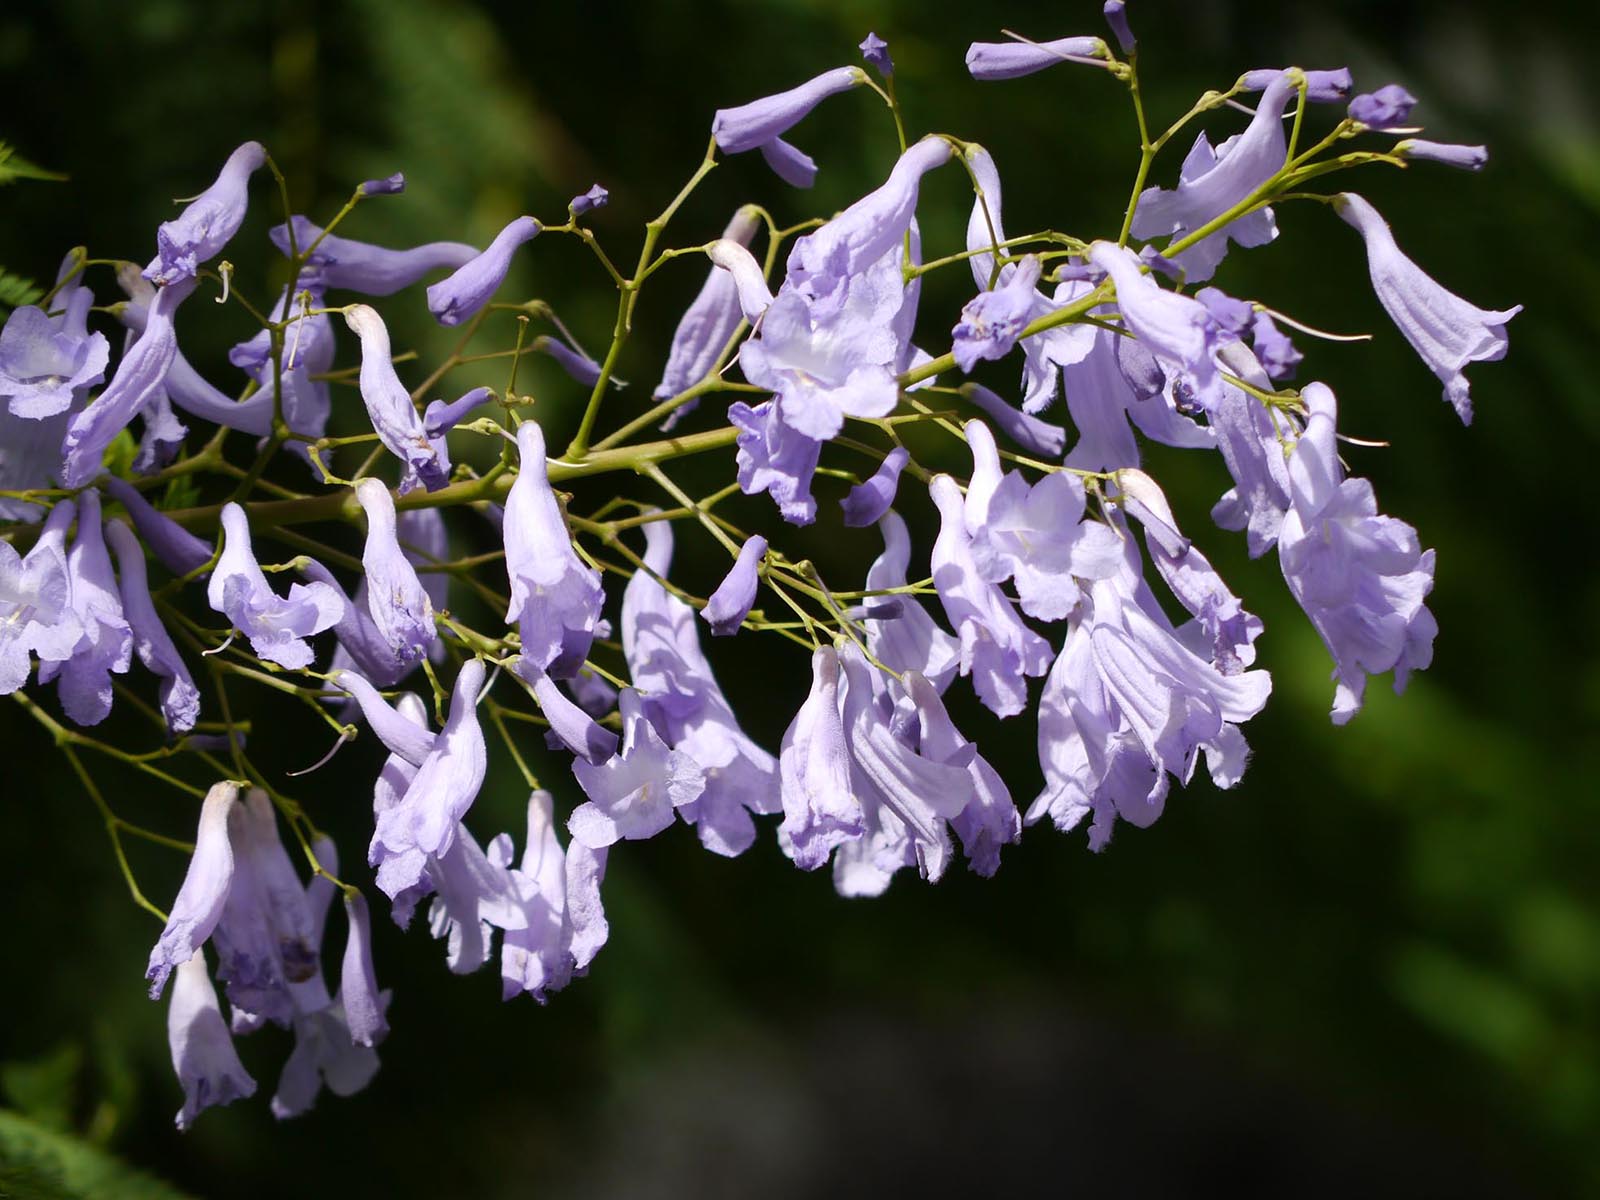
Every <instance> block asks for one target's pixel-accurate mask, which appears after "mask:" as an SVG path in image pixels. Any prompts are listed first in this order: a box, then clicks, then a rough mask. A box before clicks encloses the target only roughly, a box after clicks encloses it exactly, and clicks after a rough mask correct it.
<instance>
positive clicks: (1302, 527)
mask: <svg viewBox="0 0 1600 1200" xmlns="http://www.w3.org/2000/svg"><path fill="white" fill-rule="evenodd" d="M1301 397H1302V399H1303V400H1304V402H1305V404H1306V407H1307V409H1308V410H1309V413H1310V415H1309V416H1308V417H1307V419H1306V427H1305V431H1304V432H1303V433H1302V434H1301V435H1300V438H1299V440H1298V441H1297V442H1296V443H1295V445H1294V452H1293V453H1292V454H1291V455H1290V456H1289V479H1290V486H1291V491H1292V496H1293V503H1292V504H1291V505H1290V508H1289V512H1288V515H1287V516H1286V517H1285V518H1284V522H1283V531H1282V534H1281V535H1280V537H1279V539H1278V560H1279V562H1280V564H1281V565H1282V567H1283V577H1284V579H1285V581H1286V582H1287V583H1288V585H1289V591H1290V593H1291V594H1292V595H1293V596H1294V598H1295V599H1296V600H1297V601H1298V602H1299V604H1300V607H1301V608H1303V609H1304V610H1305V613H1306V616H1307V617H1309V618H1310V619H1311V624H1312V626H1313V627H1314V628H1315V629H1316V631H1317V633H1318V635H1319V636H1320V637H1321V638H1322V641H1323V644H1324V645H1326V646H1327V647H1328V652H1329V653H1330V654H1331V655H1333V662H1334V672H1333V677H1334V681H1335V683H1336V685H1337V686H1336V688H1335V692H1334V700H1333V722H1334V724H1336V725H1343V724H1344V723H1345V722H1346V721H1348V720H1350V718H1351V717H1353V716H1355V714H1356V713H1357V712H1359V711H1360V710H1361V703H1362V697H1363V694H1364V692H1365V690H1366V682H1367V676H1368V675H1376V674H1381V673H1382V672H1384V671H1390V670H1392V671H1393V672H1394V690H1395V691H1396V692H1400V691H1403V690H1404V689H1405V686H1406V681H1407V679H1408V678H1409V676H1410V673H1411V672H1412V671H1420V670H1422V669H1423V668H1425V667H1427V666H1428V664H1429V662H1431V661H1432V658H1433V638H1434V634H1435V633H1436V632H1437V631H1438V626H1437V624H1436V623H1435V622H1434V619H1433V614H1432V613H1431V612H1429V611H1428V609H1427V607H1426V606H1425V604H1424V601H1425V600H1426V599H1427V595H1428V592H1429V591H1431V590H1432V588H1433V559H1434V554H1433V551H1432V550H1423V549H1422V546H1421V544H1420V542H1419V541H1418V539H1417V531H1416V530H1415V529H1413V528H1412V527H1411V526H1410V525H1407V524H1406V523H1405V522H1404V521H1397V520H1395V519H1394V518H1393V517H1386V516H1383V515H1382V514H1381V513H1379V512H1378V508H1377V501H1376V500H1375V499H1374V497H1373V493H1372V484H1371V483H1369V482H1368V481H1367V480H1365V479H1346V478H1345V476H1344V469H1343V467H1342V466H1341V465H1340V462H1339V451H1338V445H1337V442H1336V441H1335V432H1334V419H1335V416H1336V415H1337V406H1336V402H1335V400H1334V396H1333V393H1332V392H1331V391H1329V390H1328V388H1327V387H1326V386H1324V385H1323V384H1320V383H1313V384H1308V385H1307V386H1306V389H1305V390H1304V391H1303V392H1302V393H1301Z"/></svg>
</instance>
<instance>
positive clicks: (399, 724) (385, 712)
mask: <svg viewBox="0 0 1600 1200" xmlns="http://www.w3.org/2000/svg"><path fill="white" fill-rule="evenodd" d="M328 679H329V682H331V683H332V684H333V685H334V686H335V687H337V688H342V689H343V690H344V691H346V692H348V693H349V694H350V696H351V697H352V698H353V699H354V700H355V702H356V703H357V704H358V705H359V706H360V708H361V715H362V717H363V718H365V720H366V722H367V727H368V728H369V729H371V730H372V732H373V733H374V734H376V735H377V738H378V740H379V741H380V742H382V743H383V744H384V745H385V746H386V747H387V748H388V749H389V752H390V753H391V754H393V755H395V756H396V757H398V758H400V759H402V760H403V761H405V762H406V763H409V764H410V765H411V766H412V767H413V768H415V767H420V766H421V765H422V763H423V761H424V760H425V759H426V758H427V757H428V755H429V754H430V753H432V751H433V744H434V737H433V735H432V734H430V733H429V732H428V731H427V728H426V722H425V721H424V720H421V719H418V720H415V721H413V720H412V719H411V718H410V717H409V716H407V715H405V714H404V713H403V711H402V712H397V711H396V710H395V709H394V708H392V707H391V706H390V705H389V702H388V701H387V700H385V699H384V698H383V697H382V696H381V695H379V694H378V689H377V688H375V687H373V686H372V684H371V683H370V682H368V681H367V680H366V679H365V678H364V677H362V676H361V675H358V674H357V673H356V672H354V671H351V670H336V671H330V672H329V673H328ZM408 694H409V693H408ZM404 707H405V706H402V709H403V708H404ZM410 781H411V777H410V776H409V775H408V776H407V777H406V783H407V784H409V783H410ZM404 791H405V789H404V788H403V787H402V788H401V789H400V791H399V792H398V793H396V796H395V799H396V800H397V801H398V799H399V796H400V795H401V794H403V793H404Z"/></svg>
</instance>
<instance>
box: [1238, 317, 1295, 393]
mask: <svg viewBox="0 0 1600 1200" xmlns="http://www.w3.org/2000/svg"><path fill="white" fill-rule="evenodd" d="M1250 348H1251V349H1252V350H1254V351H1255V352H1256V359H1257V361H1258V362H1260V363H1261V366H1262V368H1263V369H1264V370H1265V371H1266V373H1267V374H1268V375H1269V376H1270V377H1271V378H1272V381H1273V382H1274V383H1277V382H1280V381H1282V380H1285V379H1293V378H1294V373H1295V369H1296V368H1297V367H1299V365H1300V360H1301V359H1303V358H1304V357H1305V355H1303V354H1301V353H1300V351H1298V350H1296V349H1295V348H1294V343H1293V342H1291V341H1290V340H1289V336H1288V335H1287V334H1286V333H1284V332H1283V330H1281V329H1279V328H1278V326H1277V323H1276V322H1274V321H1273V319H1272V318H1271V317H1269V316H1268V315H1267V314H1266V313H1264V312H1258V313H1256V314H1255V317H1254V318H1253V320H1252V322H1251V329H1250Z"/></svg>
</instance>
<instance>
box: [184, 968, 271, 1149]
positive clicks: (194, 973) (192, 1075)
mask: <svg viewBox="0 0 1600 1200" xmlns="http://www.w3.org/2000/svg"><path fill="white" fill-rule="evenodd" d="M167 1045H168V1047H169V1048H170V1049H171V1051H172V1069H173V1071H174V1072H176V1073H177V1076H178V1082H179V1084H180V1085H181V1086H182V1087H183V1107H182V1108H180V1109H179V1110H178V1115H177V1116H176V1117H175V1118H174V1123H175V1124H176V1125H177V1126H178V1128H179V1129H188V1128H189V1126H190V1125H192V1124H194V1120H195V1118H196V1117H198V1116H199V1115H200V1114H201V1113H202V1112H203V1111H205V1110H206V1109H208V1108H211V1107H213V1106H214V1105H220V1104H232V1103H233V1102H234V1101H235V1100H243V1099H246V1098H248V1097H250V1096H253V1095H255V1094H256V1081H255V1080H254V1079H252V1078H250V1073H249V1072H248V1071H246V1070H245V1069H244V1064H243V1063H241V1062H240V1061H239V1055H238V1052H237V1051H236V1050H234V1048H233V1035H232V1034H230V1033H229V1032H228V1026H227V1024H226V1023H225V1022H224V1021H223V1019H222V1010H221V1008H220V1007H218V1005H217V990H216V988H214V987H212V986H211V977H210V975H208V974H207V973H206V959H205V955H204V953H202V952H200V951H198V950H197V951H196V953H195V954H194V955H193V956H192V957H191V958H188V959H185V960H184V961H183V963H182V964H181V965H180V966H179V967H178V978H177V981H176V982H175V983H173V985H172V1004H171V1006H170V1007H169V1008H168V1009H167Z"/></svg>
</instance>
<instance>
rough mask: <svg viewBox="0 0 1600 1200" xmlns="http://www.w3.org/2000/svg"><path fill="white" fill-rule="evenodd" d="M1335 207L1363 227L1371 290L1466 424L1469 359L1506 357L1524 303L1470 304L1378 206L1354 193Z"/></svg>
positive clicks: (1468, 420) (1351, 222)
mask: <svg viewBox="0 0 1600 1200" xmlns="http://www.w3.org/2000/svg"><path fill="white" fill-rule="evenodd" d="M1333 207H1334V211H1336V212H1337V213H1338V214H1339V215H1340V216H1341V217H1343V218H1344V220H1345V222H1346V223H1347V224H1349V225H1353V226H1355V228H1356V229H1357V230H1359V231H1360V233H1361V237H1362V239H1363V240H1364V241H1365V242H1366V246H1367V270H1368V272H1369V273H1370V274H1371V276H1372V290H1373V291H1374V292H1376V293H1377V296H1378V302H1379V303H1380V304H1382V305H1383V307H1384V311H1385V312H1387V313H1388V314H1389V317H1390V319H1391V320H1393V321H1394V323H1395V325H1396V326H1397V327H1398V328H1399V330H1400V332H1401V333H1402V334H1404V335H1405V339H1406V341H1408V342H1410V343H1411V347H1412V349H1414V350H1415V351H1416V352H1417V353H1418V354H1419V355H1420V356H1421V357H1422V361H1423V362H1425V363H1426V364H1427V365H1428V369H1429V370H1431V371H1432V372H1433V373H1434V374H1435V375H1437V376H1438V377H1439V379H1440V381H1441V382H1443V383H1444V397H1445V399H1446V400H1448V401H1450V403H1451V404H1452V405H1454V406H1455V410H1456V412H1457V414H1458V415H1459V416H1460V417H1461V420H1462V422H1463V423H1467V424H1470V423H1471V421H1472V395H1471V391H1470V390H1469V387H1468V384H1467V377H1466V374H1465V368H1466V366H1467V364H1469V363H1475V362H1495V361H1497V360H1499V359H1502V358H1504V357H1505V354H1506V347H1507V345H1508V339H1507V337H1506V329H1505V327H1506V323H1507V322H1508V321H1510V320H1511V318H1512V317H1514V316H1516V315H1517V314H1518V313H1519V312H1521V311H1522V305H1520V304H1519V305H1517V306H1516V307H1514V308H1508V309H1506V310H1505V311H1503V312H1492V311H1490V310H1488V309H1482V308H1478V307H1476V306H1475V305H1472V304H1469V303H1467V301H1465V300H1463V299H1462V298H1461V297H1460V296H1457V295H1455V294H1454V293H1453V292H1449V291H1446V290H1445V289H1444V288H1443V287H1441V286H1440V285H1439V284H1438V283H1437V282H1436V281H1435V280H1434V279H1433V278H1431V277H1430V276H1428V275H1426V274H1424V273H1423V272H1422V270H1421V268H1419V267H1418V266H1417V264H1416V263H1414V262H1412V261H1411V260H1410V259H1409V258H1407V257H1406V256H1405V255H1404V254H1403V253H1402V252H1401V250H1400V247H1399V246H1397V245H1396V244H1395V240H1394V234H1393V233H1391V232H1390V231H1389V226H1388V225H1387V224H1386V223H1385V222H1384V219H1383V218H1382V217H1381V216H1379V215H1378V211H1377V210H1376V209H1375V208H1373V207H1372V205H1370V204H1368V203H1367V202H1366V201H1365V200H1363V199H1362V198H1361V197H1360V196H1357V195H1356V194H1355V193H1353V192H1343V193H1341V194H1340V195H1339V196H1337V197H1335V199H1334V205H1333Z"/></svg>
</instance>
